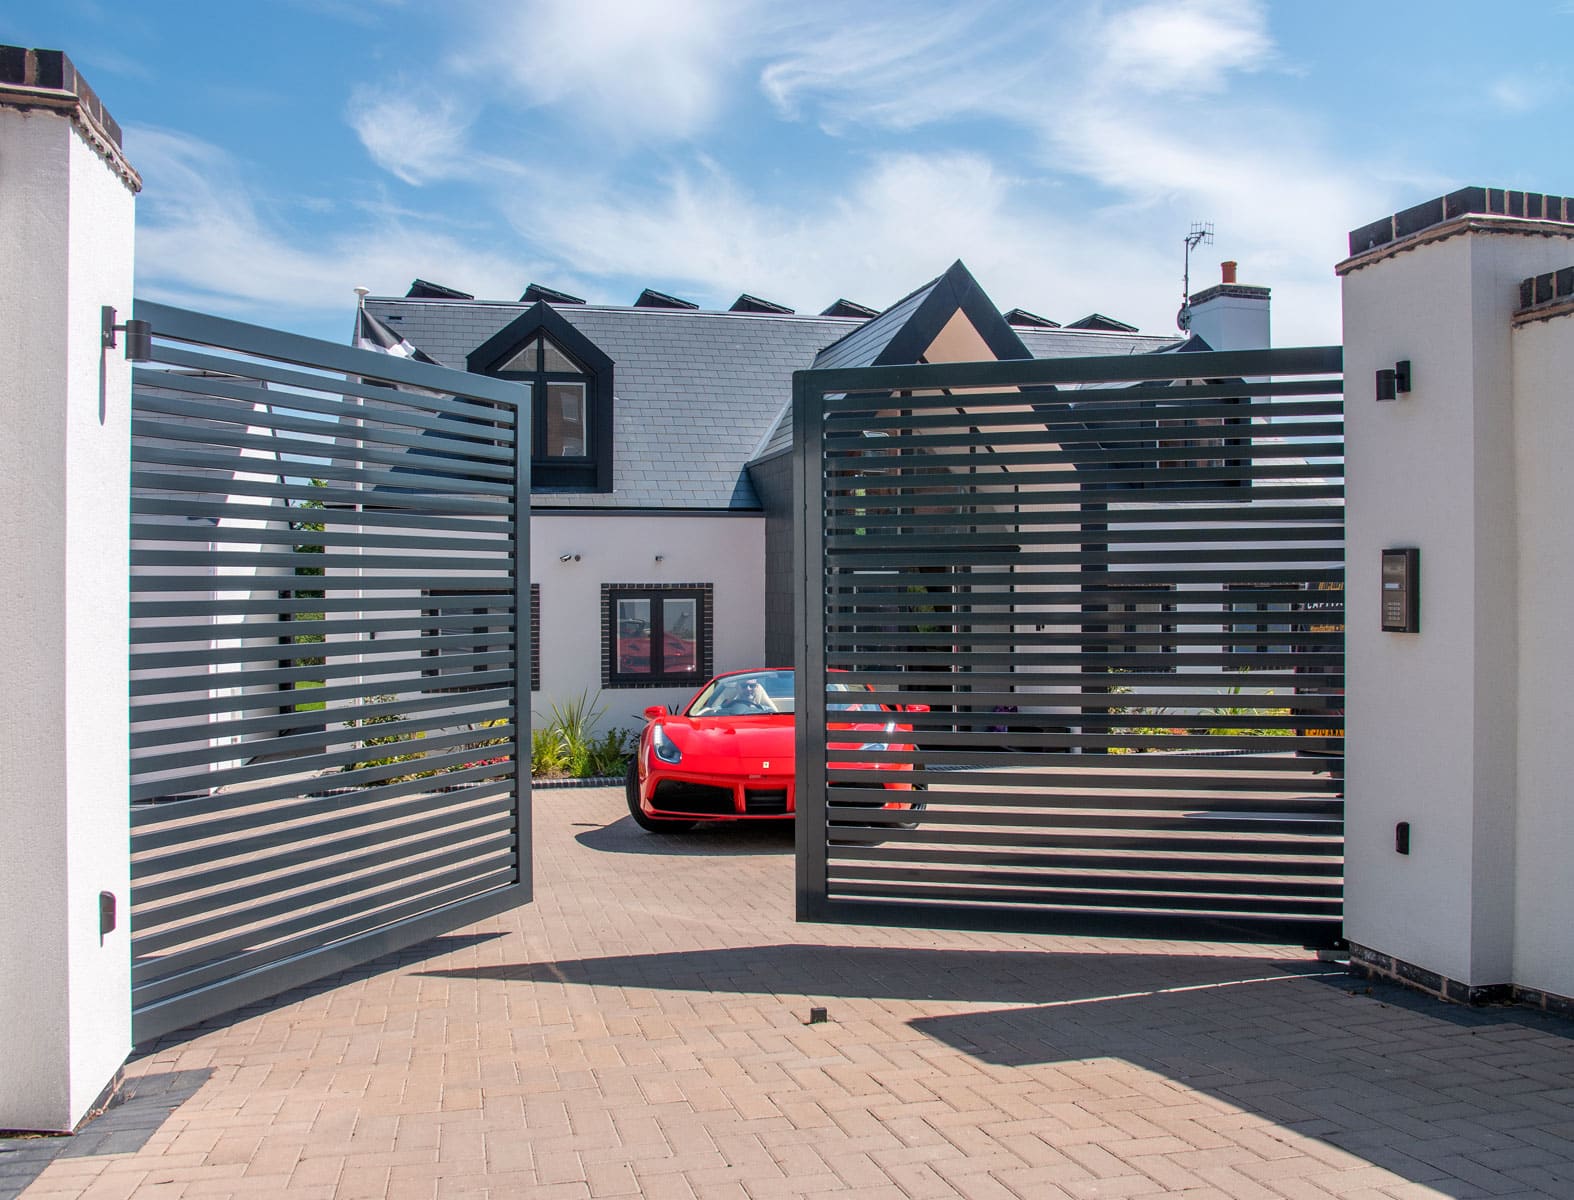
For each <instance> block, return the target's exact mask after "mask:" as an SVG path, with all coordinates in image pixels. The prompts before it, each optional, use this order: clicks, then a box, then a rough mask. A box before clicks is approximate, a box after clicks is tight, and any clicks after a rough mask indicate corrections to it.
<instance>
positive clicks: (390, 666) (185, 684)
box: [131, 652, 514, 708]
mask: <svg viewBox="0 0 1574 1200" xmlns="http://www.w3.org/2000/svg"><path fill="white" fill-rule="evenodd" d="M513 658H514V656H513V654H512V653H508V652H499V653H497V654H454V655H449V656H448V657H447V658H446V660H445V662H444V666H445V669H446V670H448V671H456V672H457V671H463V672H469V671H475V673H476V679H475V680H474V682H475V683H477V684H481V683H486V682H489V681H488V680H487V678H486V674H487V673H489V672H492V671H497V670H501V669H502V668H503V667H505V666H506V665H508V664H510V663H512V662H513ZM436 661H437V660H436V659H433V660H431V662H433V663H435V662H436ZM423 669H427V664H426V662H425V661H424V660H420V659H417V660H415V661H414V662H412V661H411V660H410V659H408V658H404V659H398V660H395V661H392V662H377V661H365V662H351V663H339V664H334V663H324V664H323V665H321V666H309V667H283V668H280V669H277V670H251V671H246V672H244V678H243V677H242V673H240V672H233V674H234V676H235V677H234V678H233V679H226V677H225V676H224V675H210V674H206V673H203V672H195V673H193V674H190V675H169V676H163V677H159V676H155V677H153V678H150V679H133V680H132V681H131V695H132V697H133V698H139V697H158V696H173V695H182V694H184V693H187V692H202V691H206V692H212V691H216V690H219V689H223V688H226V687H230V688H240V687H242V685H244V686H245V687H246V688H248V689H255V688H271V687H277V686H280V685H284V684H295V683H326V682H328V681H330V680H335V679H354V678H357V677H363V678H377V677H384V678H386V677H389V676H392V677H393V679H392V682H398V681H399V680H400V679H404V678H410V677H411V676H412V675H413V673H414V672H416V671H420V670H423ZM440 678H442V679H446V676H444V677H439V676H422V677H421V679H420V680H412V682H415V683H421V684H422V686H424V687H453V686H456V685H457V683H458V682H459V681H457V680H446V682H438V680H439V679H440ZM423 681H424V682H423ZM463 682H464V683H465V684H469V683H470V682H471V681H470V680H469V679H468V678H466V679H465V680H463ZM317 698H319V699H324V700H325V699H326V697H317ZM237 699H241V700H250V701H252V703H251V704H250V705H249V706H248V707H251V708H264V707H267V705H265V704H263V703H260V702H259V701H261V700H262V695H261V694H260V693H258V692H256V691H249V692H247V693H246V694H244V695H242V696H239V697H237ZM297 702H298V700H293V699H292V700H291V701H290V703H292V704H293V703H297Z"/></svg>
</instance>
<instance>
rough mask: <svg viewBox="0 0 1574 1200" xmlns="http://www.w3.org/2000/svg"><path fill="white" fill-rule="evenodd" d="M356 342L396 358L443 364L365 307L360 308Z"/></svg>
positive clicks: (357, 317) (356, 323)
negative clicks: (390, 327)
mask: <svg viewBox="0 0 1574 1200" xmlns="http://www.w3.org/2000/svg"><path fill="white" fill-rule="evenodd" d="M355 344H356V345H357V346H358V347H360V348H361V349H362V350H375V351H377V352H378V353H379V354H392V355H393V356H394V357H395V358H408V359H409V360H410V361H411V362H423V363H431V364H432V365H433V366H434V367H439V366H442V364H441V363H440V362H438V361H437V360H436V359H435V358H433V357H432V356H431V355H430V354H428V353H427V352H426V351H425V350H422V349H419V348H418V347H416V346H414V345H412V344H411V343H410V342H409V341H408V340H407V339H406V338H404V337H403V336H401V335H400V334H398V333H396V332H395V331H394V330H392V329H389V328H388V326H387V325H385V324H384V323H383V322H381V321H379V320H378V319H377V318H376V317H374V316H372V314H371V313H369V312H367V311H366V310H365V309H364V308H363V309H360V310H358V313H357V316H356V322H355Z"/></svg>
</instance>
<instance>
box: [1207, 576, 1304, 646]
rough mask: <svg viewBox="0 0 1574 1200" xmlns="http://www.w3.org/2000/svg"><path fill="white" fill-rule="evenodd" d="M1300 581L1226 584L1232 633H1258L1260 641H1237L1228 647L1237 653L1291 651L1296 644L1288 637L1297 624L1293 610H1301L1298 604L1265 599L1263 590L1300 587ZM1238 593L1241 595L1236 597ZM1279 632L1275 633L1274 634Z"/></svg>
mask: <svg viewBox="0 0 1574 1200" xmlns="http://www.w3.org/2000/svg"><path fill="white" fill-rule="evenodd" d="M1300 586H1301V585H1300V584H1298V583H1231V584H1226V585H1225V590H1226V591H1228V592H1229V593H1230V597H1231V599H1230V616H1231V617H1232V618H1234V619H1233V620H1232V621H1231V622H1230V632H1231V633H1246V634H1253V633H1254V634H1259V635H1261V636H1262V640H1261V641H1259V642H1255V643H1252V642H1245V643H1236V644H1234V645H1231V646H1229V647H1227V649H1229V650H1230V651H1231V652H1233V653H1236V654H1288V653H1290V651H1291V650H1292V649H1293V648H1294V647H1292V646H1291V644H1290V641H1289V638H1288V637H1286V636H1283V635H1286V634H1289V633H1292V632H1293V631H1294V630H1295V629H1296V628H1297V626H1296V625H1295V624H1294V623H1293V622H1292V621H1291V620H1290V614H1291V613H1293V612H1296V611H1298V610H1299V608H1300V605H1299V604H1292V603H1287V602H1284V601H1278V600H1274V601H1266V600H1263V599H1262V598H1261V595H1262V594H1267V593H1273V592H1280V593H1283V592H1286V591H1298V590H1300ZM1236 596H1239V597H1240V598H1239V599H1236V598H1235V597H1236ZM1275 634H1277V635H1280V636H1277V637H1273V636H1271V635H1275Z"/></svg>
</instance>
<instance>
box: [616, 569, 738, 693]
mask: <svg viewBox="0 0 1574 1200" xmlns="http://www.w3.org/2000/svg"><path fill="white" fill-rule="evenodd" d="M713 590H714V589H713V587H712V585H711V584H708V583H694V584H610V583H609V584H603V585H602V588H601V606H602V636H601V663H602V671H601V675H602V686H604V687H656V686H665V685H667V684H685V683H688V684H699V683H701V682H703V681H704V680H706V679H709V678H710V676H711V674H712V670H711V643H712V633H713V625H712V615H711V598H712V594H713Z"/></svg>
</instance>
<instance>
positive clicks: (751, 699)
mask: <svg viewBox="0 0 1574 1200" xmlns="http://www.w3.org/2000/svg"><path fill="white" fill-rule="evenodd" d="M792 711H793V673H792V672H791V671H740V672H737V673H735V674H732V675H721V676H718V677H717V678H715V679H713V680H711V681H710V683H709V684H707V685H706V687H705V690H704V691H702V692H701V693H700V694H699V695H698V696H696V697H695V698H694V703H692V704H690V705H689V707H688V711H687V714H686V715H688V716H691V717H746V716H760V715H767V714H770V713H773V712H776V713H790V712H792Z"/></svg>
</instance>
